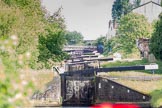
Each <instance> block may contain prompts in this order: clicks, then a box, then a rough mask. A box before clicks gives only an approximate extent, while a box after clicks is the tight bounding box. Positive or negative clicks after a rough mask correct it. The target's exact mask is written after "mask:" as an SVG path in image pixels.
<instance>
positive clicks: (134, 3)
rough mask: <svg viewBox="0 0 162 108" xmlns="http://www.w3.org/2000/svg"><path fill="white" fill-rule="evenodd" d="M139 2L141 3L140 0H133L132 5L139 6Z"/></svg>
mask: <svg viewBox="0 0 162 108" xmlns="http://www.w3.org/2000/svg"><path fill="white" fill-rule="evenodd" d="M140 4H141V0H134V1H133V7H135V8H136V7H138V6H140Z"/></svg>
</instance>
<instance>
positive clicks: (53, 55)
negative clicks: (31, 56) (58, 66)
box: [38, 31, 67, 68]
mask: <svg viewBox="0 0 162 108" xmlns="http://www.w3.org/2000/svg"><path fill="white" fill-rule="evenodd" d="M64 44H65V39H64V33H63V32H62V31H58V32H53V31H48V34H47V35H45V36H42V35H40V37H39V45H38V49H39V56H38V60H39V61H40V62H42V63H43V64H44V65H45V67H47V68H50V66H51V65H53V63H54V62H60V61H62V60H64V59H65V57H66V56H67V54H66V53H65V52H64V51H63V50H62V49H63V46H64Z"/></svg>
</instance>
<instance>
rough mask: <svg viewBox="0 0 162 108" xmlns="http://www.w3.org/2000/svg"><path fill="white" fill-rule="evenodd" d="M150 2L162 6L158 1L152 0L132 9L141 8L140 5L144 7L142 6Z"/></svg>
mask: <svg viewBox="0 0 162 108" xmlns="http://www.w3.org/2000/svg"><path fill="white" fill-rule="evenodd" d="M149 3H153V4H155V5H157V6H160V7H162V6H161V5H160V4H158V3H156V2H154V1H152V0H151V1H149V2H146V3H144V4H142V5H140V6H138V7H135V8H133V9H132V10H134V9H137V8H140V7H142V6H144V5H147V4H149Z"/></svg>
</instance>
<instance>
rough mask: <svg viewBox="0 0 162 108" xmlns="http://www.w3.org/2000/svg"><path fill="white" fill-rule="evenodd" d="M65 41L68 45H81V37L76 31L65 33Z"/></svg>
mask: <svg viewBox="0 0 162 108" xmlns="http://www.w3.org/2000/svg"><path fill="white" fill-rule="evenodd" d="M65 39H66V41H67V43H68V44H69V45H76V44H81V43H82V42H83V35H82V34H81V33H79V32H77V31H72V32H70V31H67V32H66V34H65Z"/></svg>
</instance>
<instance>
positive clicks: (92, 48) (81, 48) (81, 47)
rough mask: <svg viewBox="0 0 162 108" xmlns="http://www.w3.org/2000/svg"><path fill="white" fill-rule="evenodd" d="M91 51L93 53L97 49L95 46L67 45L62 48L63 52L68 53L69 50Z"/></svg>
mask: <svg viewBox="0 0 162 108" xmlns="http://www.w3.org/2000/svg"><path fill="white" fill-rule="evenodd" d="M86 49H87V50H93V51H95V50H96V49H97V47H96V46H76V45H75V46H74V45H68V46H65V47H64V49H63V50H64V51H69V50H86Z"/></svg>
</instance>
